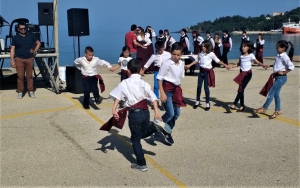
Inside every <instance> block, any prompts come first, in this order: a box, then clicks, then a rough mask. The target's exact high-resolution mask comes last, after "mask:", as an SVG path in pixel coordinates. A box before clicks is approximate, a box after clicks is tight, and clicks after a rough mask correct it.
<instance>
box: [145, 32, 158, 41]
mask: <svg viewBox="0 0 300 188" xmlns="http://www.w3.org/2000/svg"><path fill="white" fill-rule="evenodd" d="M151 34H152V38H153V37H156V33H155V31H154V30H152V31H151ZM146 36H147V37H148V38H149V39H150V33H145V37H146Z"/></svg>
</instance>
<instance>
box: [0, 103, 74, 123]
mask: <svg viewBox="0 0 300 188" xmlns="http://www.w3.org/2000/svg"><path fill="white" fill-rule="evenodd" d="M76 108H78V106H68V107H63V108H51V109H45V110H35V111H29V112H22V113H16V114H9V115H5V116H0V120H2V119H11V118H16V117H20V116H26V115H34V114H41V113H49V112H58V111H64V110H72V109H76Z"/></svg>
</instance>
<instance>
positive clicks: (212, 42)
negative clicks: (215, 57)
mask: <svg viewBox="0 0 300 188" xmlns="http://www.w3.org/2000/svg"><path fill="white" fill-rule="evenodd" d="M206 40H209V41H210V43H211V45H212V48H213V49H214V48H215V41H214V39H213V38H211V37H208V38H207V39H206Z"/></svg>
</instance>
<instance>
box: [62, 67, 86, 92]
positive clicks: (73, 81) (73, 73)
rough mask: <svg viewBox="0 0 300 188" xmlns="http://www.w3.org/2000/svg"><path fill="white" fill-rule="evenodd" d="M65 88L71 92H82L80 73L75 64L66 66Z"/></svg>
mask: <svg viewBox="0 0 300 188" xmlns="http://www.w3.org/2000/svg"><path fill="white" fill-rule="evenodd" d="M66 88H67V91H68V92H71V93H75V94H79V93H83V85H82V74H81V72H80V70H78V69H77V68H76V67H75V66H67V67H66Z"/></svg>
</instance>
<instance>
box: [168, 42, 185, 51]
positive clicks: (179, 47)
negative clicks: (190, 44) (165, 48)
mask: <svg viewBox="0 0 300 188" xmlns="http://www.w3.org/2000/svg"><path fill="white" fill-rule="evenodd" d="M174 50H180V51H181V52H183V46H182V44H181V43H180V42H175V43H174V44H172V47H171V52H173V51H174Z"/></svg>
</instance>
